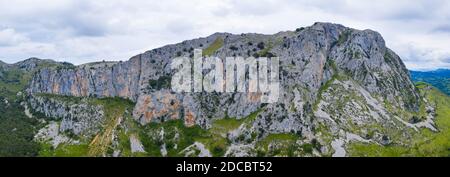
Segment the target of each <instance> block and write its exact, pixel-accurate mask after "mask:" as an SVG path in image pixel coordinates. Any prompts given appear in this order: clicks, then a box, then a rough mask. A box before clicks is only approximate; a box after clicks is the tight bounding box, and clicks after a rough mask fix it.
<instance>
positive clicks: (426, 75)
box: [410, 69, 450, 95]
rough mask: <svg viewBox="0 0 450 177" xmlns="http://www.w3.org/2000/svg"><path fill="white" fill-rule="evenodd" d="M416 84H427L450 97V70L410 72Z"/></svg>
mask: <svg viewBox="0 0 450 177" xmlns="http://www.w3.org/2000/svg"><path fill="white" fill-rule="evenodd" d="M410 73H411V79H412V80H413V81H414V82H426V83H429V84H431V85H433V86H434V87H436V88H438V89H439V90H441V91H442V92H444V93H446V94H447V95H450V70H448V69H438V70H434V71H410Z"/></svg>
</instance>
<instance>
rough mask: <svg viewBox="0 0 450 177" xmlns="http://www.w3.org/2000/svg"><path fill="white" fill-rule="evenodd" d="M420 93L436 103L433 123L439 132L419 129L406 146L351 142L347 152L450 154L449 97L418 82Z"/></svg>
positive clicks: (416, 154) (361, 153) (400, 154)
mask: <svg viewBox="0 0 450 177" xmlns="http://www.w3.org/2000/svg"><path fill="white" fill-rule="evenodd" d="M417 87H418V88H419V89H420V93H421V94H422V95H423V96H425V97H426V98H427V99H428V100H429V101H430V102H431V103H432V104H435V105H436V111H437V112H436V115H437V116H436V118H435V123H436V126H437V128H438V130H439V132H433V131H431V130H429V129H424V128H423V129H420V132H419V133H416V134H414V137H412V138H411V140H412V141H411V142H409V144H407V145H406V146H401V145H395V144H394V145H389V146H381V145H376V144H367V143H352V144H350V145H349V148H348V150H349V152H350V155H352V156H424V157H425V156H427V157H428V156H436V157H437V156H450V141H449V137H450V97H448V96H446V95H445V94H443V93H442V92H440V91H438V90H436V89H435V88H431V87H430V86H426V85H425V84H424V83H419V84H418V85H417Z"/></svg>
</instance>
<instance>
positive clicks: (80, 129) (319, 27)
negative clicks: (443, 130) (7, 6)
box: [18, 23, 437, 156]
mask: <svg viewBox="0 0 450 177" xmlns="http://www.w3.org/2000/svg"><path fill="white" fill-rule="evenodd" d="M194 48H201V49H203V54H204V55H207V56H211V55H213V56H218V57H219V58H225V57H227V56H243V57H249V56H254V57H273V56H277V57H279V58H280V82H281V86H280V87H281V91H280V99H279V102H277V103H273V104H262V103H260V102H259V100H260V99H258V98H259V97H260V96H261V95H260V94H255V93H174V92H172V91H171V90H170V80H171V76H172V75H173V71H172V70H171V69H170V61H171V59H172V58H174V57H177V56H187V57H192V56H193V50H194ZM37 61H39V60H28V62H22V63H21V64H18V66H19V68H21V69H23V70H25V71H31V70H33V71H34V72H35V74H33V75H32V76H31V79H30V82H29V84H28V85H27V89H26V92H27V95H29V96H28V101H27V102H29V103H31V105H30V107H31V108H32V109H33V110H35V111H37V112H40V113H43V114H45V115H51V116H52V117H53V116H56V117H59V118H60V119H62V120H63V121H62V122H66V123H64V125H72V126H64V128H63V126H61V127H60V128H59V129H60V130H61V131H67V130H69V131H73V133H75V134H93V135H95V134H96V133H98V134H97V136H96V137H95V138H94V140H93V142H96V139H97V137H100V138H101V137H105V138H106V137H110V135H105V132H104V131H101V130H102V126H101V124H107V125H109V124H108V123H104V122H103V121H105V122H108V120H109V119H108V118H105V116H103V113H102V115H96V116H91V115H86V114H84V113H83V112H85V111H82V110H78V108H89V109H91V108H92V110H95V109H98V108H95V107H91V105H86V104H76V105H72V106H70V105H68V104H67V103H64V102H61V101H57V100H58V99H56V100H55V99H53V100H50V101H49V100H48V98H46V96H45V95H59V96H63V97H69V98H70V97H82V98H83V97H84V98H87V97H89V98H109V97H120V98H123V99H128V100H131V101H132V102H133V106H132V110H129V112H128V113H129V116H130V119H132V121H131V122H128V123H124V122H127V121H126V120H125V118H114V119H112V120H114V121H113V122H115V121H117V120H119V123H118V124H115V123H114V126H112V127H114V128H113V129H112V130H115V129H116V127H119V128H120V127H121V129H120V130H122V129H124V130H126V131H127V132H128V133H130V132H131V134H130V135H129V137H130V138H129V141H130V142H132V143H131V144H134V146H133V147H135V148H134V149H138V151H139V152H140V153H143V151H146V153H150V152H149V151H151V149H150V148H148V147H149V146H150V145H149V144H148V142H147V141H149V140H148V139H151V140H152V141H155V142H158V143H157V144H159V146H157V147H156V148H158V149H159V148H160V151H161V154H166V155H167V154H171V153H172V151H177V152H178V151H181V152H186V153H187V152H197V151H201V152H204V151H205V149H204V148H207V149H206V150H207V151H211V153H209V152H204V153H202V154H213V155H226V156H258V155H269V156H271V155H277V154H276V153H275V152H278V151H281V152H285V153H289V154H285V155H293V156H304V155H306V156H311V155H312V156H331V155H334V156H345V155H346V152H347V151H346V147H347V146H349V144H351V143H352V142H354V141H356V142H364V143H372V144H379V145H390V144H398V145H405V144H407V143H408V141H410V140H411V138H412V137H413V135H414V134H415V133H416V132H418V131H419V130H420V129H422V128H425V129H430V130H432V131H437V129H436V125H435V123H434V117H435V115H434V113H435V107H434V106H433V105H432V104H431V103H430V102H429V101H428V100H427V99H426V98H425V97H424V96H421V95H420V92H419V90H418V89H417V88H416V87H415V86H414V84H413V83H412V82H411V80H410V76H409V72H408V70H407V69H406V67H405V66H404V64H403V62H402V61H401V59H400V58H399V57H398V56H397V55H396V54H395V53H394V52H393V51H392V50H390V49H389V48H387V47H386V44H385V42H384V39H383V38H382V37H381V35H380V34H379V33H377V32H375V31H372V30H356V29H352V28H348V27H344V26H342V25H338V24H331V23H315V24H314V25H312V26H310V27H305V28H298V29H296V30H295V31H286V32H280V33H277V34H273V35H263V34H253V33H252V34H240V35H236V34H230V33H215V34H213V35H211V36H208V37H205V38H198V39H193V40H187V41H183V42H181V43H178V44H173V45H167V46H164V47H161V48H157V49H154V50H150V51H147V52H145V53H142V54H139V55H136V56H134V57H132V58H131V59H130V60H128V61H124V62H96V63H90V64H84V65H79V66H74V65H71V64H68V63H63V64H57V65H56V66H54V65H53V64H52V65H51V66H52V67H48V66H45V65H39V66H43V67H37V66H38V65H34V64H33V63H35V62H37ZM48 62H49V61H47V63H48ZM38 63H39V62H38ZM50 63H51V62H50ZM45 100H47V101H45ZM62 100H63V101H64V99H62ZM58 105H59V106H58ZM77 105H78V106H77ZM77 110H78V111H77ZM91 112H92V111H91ZM125 112H126V111H125ZM93 113H94V114H100V112H99V113H95V111H94V112H93ZM56 114H57V115H56ZM105 114H106V112H105ZM124 115H128V114H124ZM92 117H94V119H95V120H93V119H90V118H92ZM125 117H126V116H125ZM100 120H103V121H100ZM169 120H171V121H182V123H183V125H184V126H185V127H192V128H193V129H196V128H195V127H200V128H201V129H202V130H196V131H208V133H207V134H210V136H212V138H211V137H210V138H209V139H212V140H216V142H215V143H213V142H210V140H205V138H199V139H198V140H197V141H196V142H195V143H194V142H191V143H193V144H189V146H188V145H182V144H183V143H182V142H183V141H182V140H180V139H178V138H177V137H179V136H182V135H180V134H182V132H184V131H187V132H189V131H192V130H184V129H185V128H183V127H175V128H173V127H166V126H165V124H164V122H167V121H169ZM67 122H69V124H67ZM86 122H89V123H94V125H100V126H96V127H95V128H94V129H92V127H90V125H89V126H88V125H87V124H86ZM99 122H103V123H100V124H99ZM133 122H136V123H138V125H134V123H133ZM224 122H226V124H225V125H224ZM155 123H157V124H163V125H161V126H162V127H160V128H158V129H157V131H156V130H154V129H151V130H147V128H145V130H146V132H144V133H142V132H141V133H138V132H140V131H137V132H134V131H132V130H133V129H135V128H133V127H140V126H143V127H148V126H150V127H153V126H156V125H154V124H155ZM237 123H239V124H237ZM228 124H230V125H228ZM61 125H63V124H61ZM75 125H80V126H75ZM83 125H84V126H83ZM231 125H236V126H231ZM177 126H178V125H177ZM230 126H231V127H233V128H229V127H230ZM106 127H110V126H106ZM218 127H219V128H218ZM84 130H86V132H88V133H86V132H85V131H84ZM225 130H226V131H225ZM99 132H100V133H99ZM119 132H121V131H119ZM111 133H112V135H113V137H117V136H119V135H116V134H114V131H111ZM128 133H127V134H128ZM103 135H105V136H103ZM138 135H140V136H141V137H140V140H139V138H138V137H139V136H138ZM168 135H171V137H167V136H168ZM131 137H133V138H131ZM280 138H281V139H282V140H283V141H288V142H289V144H292V147H291V146H289V147H285V146H284V145H283V144H286V143H285V142H284V143H280V142H278V139H280ZM207 139H208V138H207ZM268 139H269V140H271V139H275V140H277V141H268ZM139 141H143V142H142V144H141V142H139ZM199 141H200V142H199ZM222 141H224V142H223V143H222V144H220V146H219V145H217V144H216V143H218V142H222ZM267 141H268V142H267ZM283 141H281V142H283ZM120 142H121V141H120V138H117V139H114V140H113V142H112V144H115V145H116V146H117V147H119V146H118V144H120ZM91 144H95V143H91ZM150 144H151V143H150ZM168 144H172V146H168ZM173 144H175V145H176V146H173ZM191 145H192V146H191ZM224 145H226V147H223V146H224ZM178 146H180V147H183V149H178ZM136 147H139V148H136ZM142 147H144V150H143V148H142ZM293 147H295V148H294V149H295V150H293V151H292V152H291V151H289V152H287V151H286V149H290V148H293ZM191 148H194V150H193V149H191ZM195 148H197V149H195ZM217 148H219V149H222V150H221V151H218V152H220V153H218V152H216V153H215V150H217ZM277 149H278V150H277ZM280 149H281V150H280ZM222 151H223V152H222ZM163 152H165V153H163ZM181 152H179V153H181ZM262 152H263V154H261V153H262ZM104 153H105V152H104ZM104 153H103V155H105V154H104ZM122 153H123V151H122ZM291 153H292V154H291ZM115 154H116V155H117V154H120V153H115Z"/></svg>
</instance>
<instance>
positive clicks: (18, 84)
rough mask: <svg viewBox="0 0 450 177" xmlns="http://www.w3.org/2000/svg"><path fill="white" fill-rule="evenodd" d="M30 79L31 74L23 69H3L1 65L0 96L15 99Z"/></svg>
mask: <svg viewBox="0 0 450 177" xmlns="http://www.w3.org/2000/svg"><path fill="white" fill-rule="evenodd" d="M30 79H31V75H30V74H29V73H26V72H24V71H22V70H18V69H8V70H3V69H2V68H1V67H0V96H4V97H6V98H7V99H8V100H15V99H16V95H17V92H20V91H23V89H24V88H25V86H26V84H27V83H28V81H29V80H30Z"/></svg>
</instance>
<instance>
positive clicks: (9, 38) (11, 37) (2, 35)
mask: <svg viewBox="0 0 450 177" xmlns="http://www.w3.org/2000/svg"><path fill="white" fill-rule="evenodd" d="M25 41H28V38H27V37H25V36H23V35H22V34H19V33H17V32H16V31H15V30H14V29H12V28H6V29H0V47H7V46H12V45H18V44H20V43H22V42H25Z"/></svg>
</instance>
